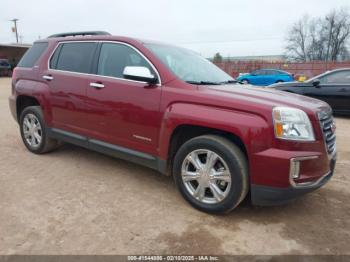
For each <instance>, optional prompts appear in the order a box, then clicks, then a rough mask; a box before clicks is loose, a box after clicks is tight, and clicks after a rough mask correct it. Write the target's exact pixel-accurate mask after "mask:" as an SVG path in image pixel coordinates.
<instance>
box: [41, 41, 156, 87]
mask: <svg viewBox="0 0 350 262" xmlns="http://www.w3.org/2000/svg"><path fill="white" fill-rule="evenodd" d="M65 43H115V44H121V45H125V46H128V47H130V48H132V49H133V50H135V51H136V52H137V53H138V54H139V55H141V56H142V57H143V58H144V59H145V60H146V61H147V62H148V63H149V64H150V65H151V67H152V69H153V70H154V71H155V72H156V74H157V77H158V80H159V83H158V84H157V86H161V85H162V79H161V77H160V74H159V72H158V70H157V68H156V67H155V66H154V65H153V63H152V62H151V61H150V60H149V59H148V58H147V57H146V56H145V55H144V54H143V53H142V52H141V51H140V50H138V49H137V48H136V47H134V46H132V45H130V44H128V43H124V42H120V41H113V40H80V41H74V40H70V41H61V42H58V44H57V45H56V47H55V48H54V49H53V51H52V52H51V54H50V56H49V59H48V61H47V69H48V70H49V71H54V72H64V73H70V74H77V75H87V76H98V77H102V78H108V79H116V80H122V81H127V82H135V83H142V84H147V82H143V81H136V80H130V79H125V78H120V77H113V76H103V75H97V74H89V73H79V72H72V71H66V70H59V69H52V68H50V61H51V59H52V57H53V55H54V53H55V52H56V50H57V49H58V47H59V46H60V45H62V44H65Z"/></svg>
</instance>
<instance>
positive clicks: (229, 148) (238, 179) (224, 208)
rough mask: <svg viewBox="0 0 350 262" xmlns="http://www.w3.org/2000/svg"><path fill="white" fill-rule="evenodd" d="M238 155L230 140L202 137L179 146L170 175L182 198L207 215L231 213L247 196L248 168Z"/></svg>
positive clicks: (238, 152) (238, 150)
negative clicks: (172, 176) (171, 174)
mask: <svg viewBox="0 0 350 262" xmlns="http://www.w3.org/2000/svg"><path fill="white" fill-rule="evenodd" d="M247 165H248V164H247V160H246V157H245V156H244V154H243V153H242V151H241V150H240V149H239V148H238V147H237V146H236V145H235V144H233V143H232V142H231V141H230V140H228V139H226V138H223V137H220V136H216V135H205V136H200V137H196V138H193V139H191V140H189V141H187V142H186V143H185V144H183V145H182V146H181V147H180V149H179V150H178V152H177V153H176V156H175V159H174V165H173V175H174V179H175V182H176V185H177V187H178V189H179V191H180V193H181V194H182V196H183V197H184V198H185V199H186V200H187V201H188V202H189V203H190V204H191V205H192V206H194V207H195V208H197V209H199V210H201V211H204V212H208V213H223V212H229V211H231V210H233V209H234V208H235V207H236V206H237V205H238V204H239V203H240V202H241V201H242V200H243V199H244V198H245V196H246V195H247V192H248V168H247Z"/></svg>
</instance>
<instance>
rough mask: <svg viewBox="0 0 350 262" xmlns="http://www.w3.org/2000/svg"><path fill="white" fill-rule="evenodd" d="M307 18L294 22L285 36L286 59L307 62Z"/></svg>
mask: <svg viewBox="0 0 350 262" xmlns="http://www.w3.org/2000/svg"><path fill="white" fill-rule="evenodd" d="M308 27H309V17H308V16H304V17H303V18H302V19H300V20H299V21H298V22H296V23H295V24H294V25H293V26H292V28H291V29H290V30H289V32H288V36H287V43H288V44H287V46H286V51H287V57H289V58H291V59H293V60H297V61H306V60H307V54H306V50H307V46H306V42H307V38H308V35H309V33H308Z"/></svg>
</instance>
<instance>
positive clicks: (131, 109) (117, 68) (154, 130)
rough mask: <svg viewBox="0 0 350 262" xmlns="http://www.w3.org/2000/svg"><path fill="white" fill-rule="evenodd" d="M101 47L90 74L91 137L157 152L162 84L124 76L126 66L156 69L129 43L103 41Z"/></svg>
mask: <svg viewBox="0 0 350 262" xmlns="http://www.w3.org/2000/svg"><path fill="white" fill-rule="evenodd" d="M99 49H100V51H99V59H98V61H96V63H97V67H96V72H95V73H96V75H94V76H89V83H88V89H87V110H88V112H89V115H88V119H86V121H87V122H88V124H89V130H91V134H90V135H89V137H92V138H94V139H96V140H99V141H103V142H106V143H110V144H114V145H118V146H122V147H126V148H130V149H135V150H138V151H143V152H145V153H148V154H152V155H155V154H156V148H157V145H158V134H159V130H160V123H161V118H162V116H161V115H160V112H159V105H160V97H161V86H160V84H157V85H152V86H149V85H148V84H146V83H144V82H139V81H131V80H127V79H124V76H123V71H124V68H125V67H126V66H144V67H148V68H149V69H150V71H151V72H152V73H153V74H155V75H158V74H157V73H156V70H155V68H154V67H153V66H152V65H151V64H150V62H149V61H147V59H146V58H145V57H144V56H143V55H142V54H141V53H140V52H139V51H137V50H136V49H134V48H133V47H131V46H129V45H126V44H123V43H102V44H100V47H99ZM158 79H159V75H158Z"/></svg>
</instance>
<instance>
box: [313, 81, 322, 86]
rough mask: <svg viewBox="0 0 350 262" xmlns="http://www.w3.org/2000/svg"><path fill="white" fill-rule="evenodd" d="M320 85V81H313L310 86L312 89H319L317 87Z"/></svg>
mask: <svg viewBox="0 0 350 262" xmlns="http://www.w3.org/2000/svg"><path fill="white" fill-rule="evenodd" d="M320 83H321V81H320V80H319V79H315V80H313V81H312V85H313V86H314V87H319V86H320Z"/></svg>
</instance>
